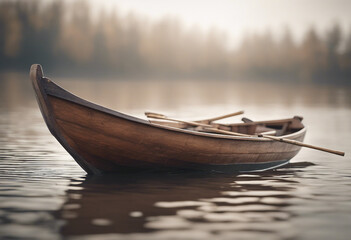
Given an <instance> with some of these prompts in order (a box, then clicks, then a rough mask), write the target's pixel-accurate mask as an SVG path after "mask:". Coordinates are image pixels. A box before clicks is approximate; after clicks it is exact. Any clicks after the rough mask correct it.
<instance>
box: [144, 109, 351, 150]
mask: <svg viewBox="0 0 351 240" xmlns="http://www.w3.org/2000/svg"><path fill="white" fill-rule="evenodd" d="M145 115H146V116H147V117H149V118H156V119H163V120H168V121H174V122H182V123H186V124H189V125H193V126H201V127H204V130H209V131H213V132H217V133H222V134H227V135H233V136H240V137H255V136H254V135H247V134H242V133H236V132H231V131H226V130H221V129H218V128H214V127H213V126H212V125H208V124H203V123H198V122H188V121H183V120H178V119H173V118H168V117H166V116H165V115H162V114H158V113H150V112H146V113H145ZM258 137H262V138H268V139H271V140H275V141H279V142H283V143H288V144H293V145H297V146H301V147H307V148H312V149H315V150H319V151H323V152H328V153H332V154H336V155H340V156H345V153H344V152H340V151H336V150H332V149H327V148H323V147H317V146H314V145H310V144H306V143H302V142H299V141H296V140H291V139H286V138H282V137H274V136H269V135H263V134H258Z"/></svg>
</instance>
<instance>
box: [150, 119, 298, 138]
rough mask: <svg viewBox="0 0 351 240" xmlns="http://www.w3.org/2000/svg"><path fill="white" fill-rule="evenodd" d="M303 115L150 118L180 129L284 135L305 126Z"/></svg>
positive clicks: (253, 134) (155, 121) (154, 121)
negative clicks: (238, 119) (221, 119)
mask: <svg viewBox="0 0 351 240" xmlns="http://www.w3.org/2000/svg"><path fill="white" fill-rule="evenodd" d="M302 119H303V118H302V117H300V116H295V117H293V118H288V119H279V120H269V121H252V120H250V119H248V118H242V123H232V124H222V123H221V124H219V123H214V122H211V121H209V120H198V121H189V122H186V121H179V122H175V121H169V120H149V122H150V123H153V124H158V125H163V126H168V127H175V128H180V129H187V130H192V131H199V132H210V133H220V134H230V133H229V132H232V133H238V134H245V135H251V136H255V135H258V134H264V135H271V136H284V135H288V134H291V133H294V132H297V131H299V130H301V129H302V128H304V125H303V124H302V123H301V122H302ZM192 123H199V124H206V125H210V126H211V127H212V128H206V127H204V126H196V125H195V124H192Z"/></svg>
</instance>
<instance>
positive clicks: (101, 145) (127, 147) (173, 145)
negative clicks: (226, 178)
mask: <svg viewBox="0 0 351 240" xmlns="http://www.w3.org/2000/svg"><path fill="white" fill-rule="evenodd" d="M30 78H31V81H32V84H33V87H34V90H35V93H36V97H37V101H38V104H39V107H40V110H41V113H42V115H43V118H44V120H45V122H46V124H47V126H48V128H49V130H50V132H51V133H52V135H53V136H54V137H55V138H56V139H57V140H58V141H59V142H60V144H61V145H62V146H63V147H64V148H65V149H66V150H67V152H68V153H70V154H71V155H72V157H73V158H74V159H75V160H76V162H77V163H78V164H79V165H80V166H81V167H82V168H83V169H84V170H85V171H86V172H87V173H89V174H101V173H108V172H127V171H134V170H154V169H157V170H164V169H198V170H211V171H219V172H252V171H264V170H267V169H273V168H276V167H279V166H282V165H284V164H287V163H288V162H289V160H290V159H291V158H293V157H294V156H295V155H296V154H297V153H298V152H299V150H300V148H301V146H296V145H292V144H286V143H284V142H279V141H274V140H272V139H267V138H262V137H258V136H257V133H262V132H267V129H268V130H274V131H275V132H274V133H273V134H275V135H276V136H284V139H291V140H295V141H303V139H304V136H305V133H306V129H305V127H304V125H303V124H302V123H301V120H302V118H300V117H294V118H291V119H282V120H273V121H260V122H251V121H246V122H243V123H237V124H228V125H220V126H219V127H218V129H221V131H223V132H227V131H232V132H233V133H234V132H235V133H240V134H250V136H232V135H225V134H219V133H218V132H213V131H210V130H208V131H204V130H202V131H196V129H194V127H193V126H186V125H181V124H180V125H179V124H178V125H177V123H170V122H160V121H147V120H143V119H140V118H136V117H132V116H129V115H126V114H123V113H120V112H117V111H113V110H111V109H107V108H104V107H102V106H99V105H96V104H94V103H91V102H88V101H86V100H83V99H81V98H79V97H77V96H75V95H73V94H71V93H69V92H67V91H66V90H64V89H62V88H61V87H59V86H58V85H56V84H55V83H54V82H52V81H51V80H50V79H48V78H46V77H44V76H43V71H42V68H41V66H40V65H38V64H35V65H32V67H31V70H30ZM255 134H256V136H255ZM271 134H272V131H271ZM251 135H252V136H251Z"/></svg>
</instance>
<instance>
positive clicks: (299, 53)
mask: <svg viewBox="0 0 351 240" xmlns="http://www.w3.org/2000/svg"><path fill="white" fill-rule="evenodd" d="M146 2H147V1H146ZM162 2H163V1H150V5H148V4H147V3H144V5H143V3H140V2H139V4H140V5H141V9H143V8H144V9H146V11H149V15H148V13H147V12H146V13H143V11H139V12H138V11H135V10H133V4H134V5H135V4H136V1H130V3H129V5H128V4H127V5H126V4H124V5H123V3H122V2H119V1H117V2H115V3H112V2H111V1H102V3H100V4H96V1H79V0H78V1H57V0H51V1H40V0H31V1H15V0H14V1H0V71H1V72H26V73H27V72H28V69H29V67H30V65H31V64H33V63H40V64H42V65H43V66H44V68H45V69H47V70H48V71H50V72H51V73H54V74H57V75H61V76H81V77H99V78H110V77H115V78H118V77H123V78H128V77H132V78H143V79H147V78H155V77H157V78H162V79H177V78H196V79H232V80H246V79H259V80H260V81H264V80H275V81H281V82H302V83H305V82H307V83H331V84H349V83H350V77H351V22H350V23H345V21H347V20H345V19H343V18H342V20H343V21H342V22H341V23H340V22H339V20H338V19H334V20H328V21H329V24H324V25H321V26H320V25H318V22H316V23H314V22H312V24H310V26H303V28H301V27H300V28H298V27H296V26H295V25H294V24H292V25H293V27H294V28H291V27H290V25H289V23H288V24H285V23H281V22H280V23H279V24H280V25H279V26H280V31H279V34H276V31H275V30H274V29H276V28H277V26H272V28H270V27H269V26H265V25H262V26H261V25H259V21H260V18H259V16H258V17H257V19H256V26H259V28H257V29H256V30H255V29H247V31H245V29H243V27H244V25H238V23H235V22H233V32H234V34H233V32H230V31H226V30H225V29H227V30H228V26H229V27H230V22H229V25H228V23H226V24H227V25H223V27H222V28H221V27H218V26H216V25H213V26H210V25H209V24H210V23H209V24H208V26H209V27H203V26H201V24H196V23H195V24H191V21H190V23H189V21H188V20H187V19H186V16H187V15H186V14H185V15H184V14H183V15H182V13H179V14H178V15H176V14H173V15H171V14H166V15H162V14H158V15H157V13H155V12H154V13H153V14H154V15H152V14H151V15H150V11H152V9H155V6H157V4H159V5H160V8H161V10H162V8H164V7H165V6H164V4H162ZM225 2H226V1H223V2H218V7H219V9H220V8H221V3H223V4H222V5H223V6H225V4H224V3H225ZM234 2H235V1H234ZM249 2H252V1H249ZM269 2H273V3H274V2H275V1H269ZM285 2H286V1H285ZM298 2H299V1H297V3H298ZM326 2H328V1H326ZM190 3H191V4H194V1H190ZM197 3H198V7H199V8H198V9H194V8H193V6H191V4H190V5H189V6H188V7H190V10H192V11H193V12H194V15H196V14H197V12H201V6H202V5H201V2H197ZM206 3H207V2H205V3H204V4H203V5H204V7H206V6H207V7H208V8H210V7H211V5H208V4H207V5H206ZM315 3H317V4H318V3H320V2H319V1H315ZM118 4H120V5H121V8H118ZM182 4H183V5H181V6H187V5H186V3H184V2H182ZM226 4H228V2H227V3H226ZM233 4H234V3H233ZM238 4H239V3H238ZM275 4H277V3H275ZM178 5H179V4H178ZM178 5H177V4H174V6H175V9H177V7H179V6H178ZM256 5H257V6H256V10H260V9H261V11H262V12H264V11H266V12H267V11H269V10H271V11H272V15H274V14H278V16H279V14H280V15H281V14H282V13H279V11H278V9H274V8H272V6H273V7H274V4H273V5H272V6H270V5H269V4H267V5H265V4H262V3H260V2H258V1H256ZM322 5H323V1H321V6H322ZM214 6H215V5H214ZM223 6H222V8H223ZM233 6H234V5H233ZM134 7H135V6H134ZM168 7H169V8H172V4H170V3H169V2H168ZM286 7H287V8H289V6H286ZM317 7H318V6H316V9H318V8H317ZM347 7H348V4H346V5H345V7H344V8H346V9H347ZM266 8H267V9H266ZM325 8H328V6H327V5H326V6H324V8H323V9H325ZM341 8H342V7H341ZM321 9H322V8H321ZM188 10H189V9H188ZM293 10H294V9H292V11H293ZM330 10H332V9H330ZM213 11H214V12H216V9H213ZM283 11H289V9H282V12H283ZM258 12H259V11H258ZM235 13H236V14H238V12H233V14H235ZM254 13H255V12H252V11H251V13H250V14H249V13H248V16H247V17H248V18H250V20H251V21H255V15H254ZM155 14H156V16H157V17H154V16H155ZM257 14H258V13H257ZM257 14H256V15H257ZM300 14H301V13H300ZM311 15H313V14H312V13H311ZM336 15H337V13H336ZM216 16H220V13H218V15H213V16H208V17H209V18H212V19H213V18H215V17H216ZM341 16H342V15H341ZM261 17H262V16H261ZM200 19H201V18H200ZM204 19H206V17H205V18H204ZM299 20H301V16H299V15H298V12H297V13H296V22H299ZM272 21H276V20H275V19H273V20H272ZM324 21H325V20H324ZM205 23H206V21H205ZM214 23H215V20H214ZM313 23H314V24H313ZM301 24H302V22H301ZM348 24H350V25H348ZM236 26H237V30H238V29H241V30H242V31H241V32H240V34H239V32H238V31H237V32H235V27H236ZM345 26H346V28H345ZM347 26H350V27H349V28H348V27H347ZM223 29H224V30H223ZM345 29H346V30H345Z"/></svg>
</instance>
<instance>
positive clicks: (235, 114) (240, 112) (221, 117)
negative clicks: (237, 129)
mask: <svg viewBox="0 0 351 240" xmlns="http://www.w3.org/2000/svg"><path fill="white" fill-rule="evenodd" d="M243 113H244V111H238V112H233V113H229V114H225V115H221V116H218V117H214V118H208V119H203V120H198V121H197V122H209V123H211V122H214V121H217V120H221V119H225V118H229V117H234V116H237V115H240V114H243Z"/></svg>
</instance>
